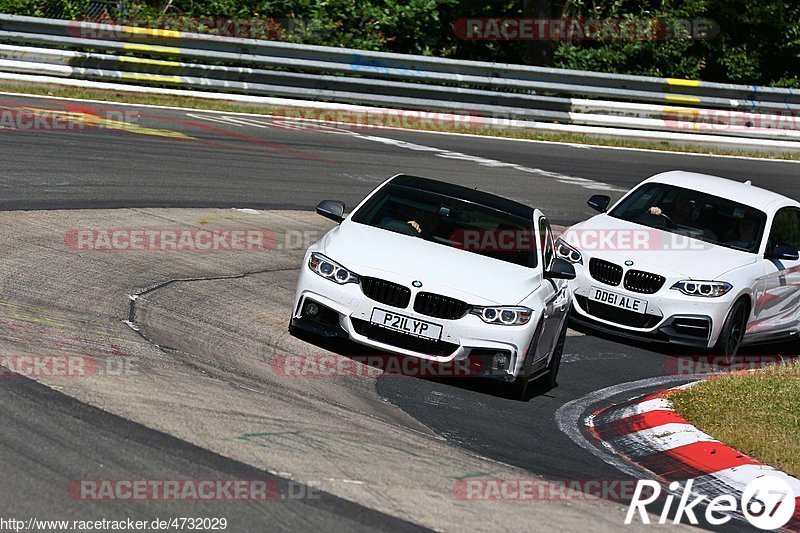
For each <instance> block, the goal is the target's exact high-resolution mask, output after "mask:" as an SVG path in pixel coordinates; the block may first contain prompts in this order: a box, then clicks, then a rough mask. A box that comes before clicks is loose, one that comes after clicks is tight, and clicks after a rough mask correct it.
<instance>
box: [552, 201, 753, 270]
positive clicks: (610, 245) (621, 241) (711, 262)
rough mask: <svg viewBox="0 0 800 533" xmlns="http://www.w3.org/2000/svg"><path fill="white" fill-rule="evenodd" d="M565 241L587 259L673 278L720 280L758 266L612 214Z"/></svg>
mask: <svg viewBox="0 0 800 533" xmlns="http://www.w3.org/2000/svg"><path fill="white" fill-rule="evenodd" d="M562 238H564V240H566V241H567V242H569V243H570V244H573V245H576V247H577V248H578V249H579V250H580V251H581V253H582V254H583V255H584V257H589V258H591V257H597V258H600V259H605V260H606V261H611V262H612V263H616V264H618V265H620V266H623V265H625V262H626V261H633V265H627V266H630V267H631V268H634V269H637V270H644V271H647V272H653V273H656V274H661V275H665V276H667V277H669V276H670V275H674V276H682V277H685V278H688V279H695V280H719V278H720V277H721V276H723V275H724V274H725V273H727V272H730V271H731V270H734V269H737V268H740V267H743V266H745V265H749V264H752V263H755V262H756V261H757V260H758V255H757V254H751V253H747V252H743V251H740V250H734V249H732V248H726V247H724V246H718V245H715V244H711V243H708V242H704V241H701V240H699V239H693V238H689V237H685V236H682V235H675V234H673V233H670V232H668V231H663V230H660V229H656V228H650V227H648V226H643V225H641V224H636V223H634V222H628V221H625V220H620V219H618V218H614V217H611V216H608V215H605V214H603V215H597V216H595V217H592V218H590V219H589V220H587V221H585V222H581V223H580V224H576V225H574V226H572V227H571V228H569V229H568V230H566V231H565V232H564V234H563V235H562ZM587 266H588V264H587Z"/></svg>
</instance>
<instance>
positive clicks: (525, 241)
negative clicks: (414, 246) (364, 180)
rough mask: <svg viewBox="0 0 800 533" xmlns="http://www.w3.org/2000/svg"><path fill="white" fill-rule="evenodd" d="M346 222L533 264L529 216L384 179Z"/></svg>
mask: <svg viewBox="0 0 800 533" xmlns="http://www.w3.org/2000/svg"><path fill="white" fill-rule="evenodd" d="M351 220H352V221H353V222H357V223H360V224H366V225H368V226H372V227H375V228H381V229H384V230H387V231H392V232H394V233H400V234H403V235H408V236H409V237H412V238H418V239H425V240H427V241H430V242H433V243H437V244H441V245H442V246H449V247H451V248H459V249H462V250H466V251H468V252H472V253H476V254H479V255H483V256H486V257H492V258H494V259H499V260H501V261H506V262H508V263H514V264H516V265H520V266H524V267H530V268H534V267H536V264H537V260H536V250H537V247H536V245H535V242H536V239H535V236H534V230H533V221H532V220H526V219H524V218H522V217H519V216H517V215H512V214H510V213H505V212H503V211H498V210H496V209H492V208H489V207H485V206H482V205H479V204H475V203H471V202H467V201H465V200H460V199H458V198H453V197H450V196H444V195H440V194H436V193H432V192H430V191H425V190H420V189H417V188H412V187H405V186H400V185H396V184H391V183H390V184H388V185H387V186H385V187H383V188H382V189H381V190H380V191H378V192H377V193H376V194H375V195H374V196H373V197H372V198H370V199H369V201H368V202H367V203H365V204H364V205H363V206H362V207H361V208H360V209H358V210H357V211H356V212H355V213H354V214H353V216H352V218H351Z"/></svg>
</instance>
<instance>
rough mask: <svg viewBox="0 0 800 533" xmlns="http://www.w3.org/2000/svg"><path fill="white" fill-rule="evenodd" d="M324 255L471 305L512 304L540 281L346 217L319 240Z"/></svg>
mask: <svg viewBox="0 0 800 533" xmlns="http://www.w3.org/2000/svg"><path fill="white" fill-rule="evenodd" d="M321 244H322V253H323V254H325V255H326V256H328V257H330V258H331V259H333V260H334V261H336V262H338V263H340V264H341V265H342V266H344V267H347V268H349V269H352V270H353V271H354V272H355V273H356V274H360V275H362V276H374V277H381V276H384V278H385V279H388V280H390V281H395V282H398V283H402V284H404V285H406V286H408V287H409V288H410V287H411V286H412V285H411V283H412V282H413V281H420V282H422V283H423V287H422V289H421V290H423V291H429V292H438V291H441V293H442V294H444V295H446V296H451V297H455V298H460V299H462V300H465V301H467V303H470V304H473V305H516V304H518V303H519V302H521V301H522V300H523V299H524V298H525V297H526V296H528V295H529V294H530V293H532V292H533V291H535V290H536V289H537V288H538V287H539V286H540V285H541V283H542V276H541V269H540V268H526V267H522V266H519V265H515V264H512V263H507V262H505V261H500V260H498V259H492V258H490V257H484V256H481V255H478V254H475V253H472V252H467V251H464V250H458V249H456V248H450V247H448V246H444V245H441V244H436V243H433V242H429V241H426V240H423V239H420V238H418V237H413V236H408V235H401V234H399V233H394V232H391V231H388V230H384V229H380V228H373V227H371V226H367V225H364V224H359V223H356V222H351V221H349V220H346V221H345V222H343V223H342V224H341V225H340V226H339V227H337V228H334V229H333V230H331V231H330V232H329V233H328V234H327V235H326V236H325V238H324V239H323V241H322V243H321Z"/></svg>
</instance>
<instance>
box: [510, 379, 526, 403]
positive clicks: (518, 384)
mask: <svg viewBox="0 0 800 533" xmlns="http://www.w3.org/2000/svg"><path fill="white" fill-rule="evenodd" d="M528 385H530V376H527V375H520V376H517V379H515V380H514V381H512V382H511V383H509V384H508V396H509V398H511V399H512V400H517V401H520V402H524V401H525V398H527V396H528Z"/></svg>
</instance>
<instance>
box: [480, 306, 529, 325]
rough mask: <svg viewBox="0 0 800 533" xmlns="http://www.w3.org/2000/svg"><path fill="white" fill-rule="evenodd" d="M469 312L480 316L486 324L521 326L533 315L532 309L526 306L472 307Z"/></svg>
mask: <svg viewBox="0 0 800 533" xmlns="http://www.w3.org/2000/svg"><path fill="white" fill-rule="evenodd" d="M470 313H471V314H473V315H477V316H479V317H481V320H483V321H484V322H486V323H487V324H500V325H503V326H523V325H525V324H527V323H528V322H530V321H531V317H532V316H533V311H532V310H530V309H528V308H527V307H473V308H472V311H470Z"/></svg>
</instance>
